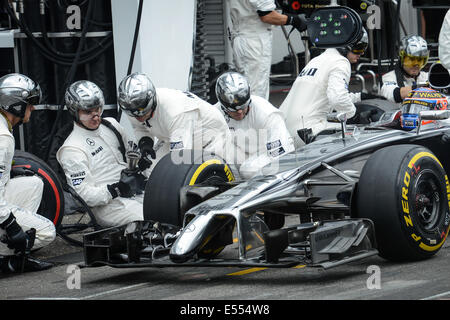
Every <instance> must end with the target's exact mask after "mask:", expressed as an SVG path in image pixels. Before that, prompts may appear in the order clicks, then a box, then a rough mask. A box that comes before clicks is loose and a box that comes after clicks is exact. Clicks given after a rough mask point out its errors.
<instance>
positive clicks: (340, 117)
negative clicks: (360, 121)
mask: <svg viewBox="0 0 450 320" xmlns="http://www.w3.org/2000/svg"><path fill="white" fill-rule="evenodd" d="M327 121H328V122H333V123H343V122H345V121H347V115H346V114H345V113H344V112H340V113H338V112H332V113H329V114H327Z"/></svg>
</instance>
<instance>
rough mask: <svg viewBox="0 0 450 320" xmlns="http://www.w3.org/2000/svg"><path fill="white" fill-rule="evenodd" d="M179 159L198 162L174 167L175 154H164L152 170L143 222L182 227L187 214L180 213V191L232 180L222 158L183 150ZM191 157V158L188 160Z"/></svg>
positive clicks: (148, 182)
mask: <svg viewBox="0 0 450 320" xmlns="http://www.w3.org/2000/svg"><path fill="white" fill-rule="evenodd" d="M178 155H179V158H178V159H181V158H183V159H198V160H197V161H193V162H192V161H187V162H183V163H180V164H175V163H174V161H173V160H172V156H173V152H172V153H169V154H167V155H165V156H164V157H163V158H162V159H161V160H160V161H159V162H158V163H157V164H156V166H155V168H154V169H153V171H152V173H151V175H150V178H149V179H148V181H147V184H146V186H145V196H144V219H145V220H153V221H158V222H162V223H169V224H172V225H175V226H178V227H181V226H182V225H183V219H184V213H183V212H182V211H181V210H180V189H181V188H182V187H184V186H188V185H194V184H198V183H204V182H207V181H211V182H214V181H220V182H227V181H233V180H234V176H233V173H232V172H231V170H230V168H229V166H228V165H227V164H226V163H225V162H224V161H223V160H221V159H220V158H218V157H215V156H210V155H204V154H202V155H200V156H198V157H197V153H196V152H194V151H191V150H182V151H181V152H180V153H179V154H178ZM186 155H188V157H186Z"/></svg>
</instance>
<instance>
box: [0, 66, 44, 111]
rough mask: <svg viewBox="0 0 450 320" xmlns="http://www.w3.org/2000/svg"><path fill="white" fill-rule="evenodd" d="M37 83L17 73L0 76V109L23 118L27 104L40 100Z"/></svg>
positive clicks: (36, 102)
mask: <svg viewBox="0 0 450 320" xmlns="http://www.w3.org/2000/svg"><path fill="white" fill-rule="evenodd" d="M41 96H42V92H41V88H40V86H39V84H37V83H36V82H34V81H33V80H31V79H30V78H28V77H27V76H25V75H23V74H19V73H11V74H7V75H5V76H3V77H1V78H0V109H3V110H5V111H7V112H9V113H11V114H13V115H14V116H16V117H18V118H20V119H23V118H24V117H25V111H26V109H27V106H28V105H36V104H39V103H40V101H41Z"/></svg>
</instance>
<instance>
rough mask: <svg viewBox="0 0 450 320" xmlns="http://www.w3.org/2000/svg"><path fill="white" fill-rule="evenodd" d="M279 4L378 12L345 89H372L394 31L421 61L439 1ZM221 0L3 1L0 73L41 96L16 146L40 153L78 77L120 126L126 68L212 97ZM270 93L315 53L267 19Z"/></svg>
mask: <svg viewBox="0 0 450 320" xmlns="http://www.w3.org/2000/svg"><path fill="white" fill-rule="evenodd" d="M277 4H278V6H279V10H285V11H290V12H291V13H292V12H297V13H306V14H307V15H308V14H309V13H311V11H312V9H314V8H315V7H321V6H325V5H330V4H331V5H345V6H348V7H351V8H353V9H354V10H356V11H357V12H358V13H359V14H360V16H361V18H362V20H363V22H364V23H365V24H366V23H367V21H368V19H370V17H371V16H373V14H374V12H375V13H376V11H373V10H374V8H378V10H379V13H380V21H379V24H380V25H381V26H382V27H381V29H368V31H369V41H370V47H369V49H368V51H367V52H366V54H365V55H364V56H363V57H362V58H361V60H360V63H359V64H358V65H356V66H353V74H352V79H351V83H350V84H351V86H350V89H351V91H358V90H362V91H366V92H371V93H377V91H378V89H379V86H380V81H379V79H380V75H382V74H383V73H385V72H387V71H389V70H390V69H392V68H393V66H394V64H395V63H396V58H397V52H398V47H399V42H400V39H401V38H402V37H403V36H405V35H411V34H419V35H421V36H423V37H424V38H425V39H426V40H427V42H428V45H429V48H430V52H431V54H430V59H429V64H431V63H432V62H434V61H436V60H437V39H438V35H439V29H440V26H441V24H442V21H443V18H444V15H445V13H446V10H447V9H448V8H450V3H448V1H447V0H342V1H336V0H304V1H302V0H279V1H277ZM230 24H231V21H230V17H229V14H228V1H227V0H172V1H149V0H147V1H144V0H127V1H124V0H95V1H94V0H40V1H37V0H22V1H11V0H2V1H1V11H0V28H1V29H0V76H3V75H5V74H8V73H12V72H19V73H23V74H26V75H28V76H29V77H31V78H32V79H34V80H35V81H37V82H38V83H39V84H40V86H41V88H42V91H43V99H42V102H41V104H40V105H39V106H37V107H36V111H35V112H33V115H32V117H31V121H30V122H29V123H28V124H24V125H21V126H20V127H19V128H16V129H15V131H14V135H15V137H16V141H17V143H16V148H17V149H21V150H24V151H28V152H30V153H32V154H34V155H36V156H38V157H39V158H41V159H44V160H46V161H47V160H48V158H49V153H50V146H51V145H52V142H53V139H54V137H55V135H56V134H57V132H58V130H59V129H60V128H61V127H63V126H64V124H66V123H67V122H69V121H71V119H70V116H69V114H68V112H67V111H66V110H65V107H64V102H63V97H64V92H65V89H66V88H67V86H68V85H70V84H71V83H73V82H75V81H77V80H82V79H85V80H90V81H93V82H95V83H96V84H98V85H99V86H100V88H101V89H102V90H103V91H104V95H105V100H106V101H105V102H106V107H105V111H104V115H106V116H113V117H115V118H116V119H117V120H120V121H121V123H122V124H123V125H125V126H127V119H126V117H123V116H122V114H121V113H120V111H119V110H118V107H117V101H116V89H117V85H118V83H119V82H120V80H121V79H122V78H123V77H125V76H126V75H127V74H129V73H131V72H135V71H140V72H144V73H146V74H148V75H149V76H150V77H151V79H152V80H153V82H154V83H155V86H157V87H169V88H176V89H181V90H189V91H191V92H193V93H195V94H197V95H198V96H199V97H201V98H203V99H205V100H207V101H209V102H211V103H214V102H216V98H215V94H214V85H215V79H217V77H218V76H219V75H220V74H221V73H223V72H224V71H227V70H232V69H233V68H234V67H233V63H232V52H231V45H230V40H229V28H230ZM273 48H274V50H273V57H272V72H271V95H270V101H271V102H272V103H273V104H274V105H275V106H277V107H278V106H279V105H280V104H281V102H282V101H283V99H284V97H285V96H286V94H287V92H288V91H289V88H290V86H291V85H292V83H293V81H294V80H295V78H296V76H297V74H298V73H299V71H301V69H302V68H303V66H304V65H305V63H306V62H307V61H309V60H310V59H311V58H313V57H314V56H316V55H318V54H320V53H321V50H320V49H317V48H314V47H311V46H310V43H309V42H308V38H307V36H306V34H300V33H299V32H298V31H297V30H291V27H290V26H286V27H275V28H274V35H273Z"/></svg>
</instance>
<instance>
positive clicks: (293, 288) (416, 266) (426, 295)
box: [0, 239, 450, 301]
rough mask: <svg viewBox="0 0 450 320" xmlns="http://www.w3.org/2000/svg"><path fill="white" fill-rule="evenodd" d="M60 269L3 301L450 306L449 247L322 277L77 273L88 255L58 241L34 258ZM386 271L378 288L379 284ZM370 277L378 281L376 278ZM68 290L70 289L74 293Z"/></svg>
mask: <svg viewBox="0 0 450 320" xmlns="http://www.w3.org/2000/svg"><path fill="white" fill-rule="evenodd" d="M34 256H36V257H38V258H44V259H47V260H49V261H53V262H55V263H56V264H57V265H56V266H55V267H53V268H52V269H49V270H46V271H41V272H34V273H25V274H19V275H4V274H1V273H0V283H1V285H0V299H1V300H42V299H44V300H72V299H76V300H78V299H79V300H111V299H114V300H186V301H193V300H248V301H250V300H254V299H256V300H330V299H332V300H376V299H380V300H411V299H412V300H419V299H450V278H449V277H448V275H449V274H450V264H449V261H450V241H447V242H446V243H445V244H444V245H443V248H442V249H441V250H440V251H439V252H438V254H437V255H435V256H434V257H433V258H431V259H428V260H424V261H420V262H411V263H393V262H389V261H386V260H384V259H382V258H380V257H378V256H373V257H370V258H366V259H364V260H360V261H357V262H353V263H350V264H346V265H342V266H339V267H336V268H332V269H328V270H323V269H319V268H308V267H304V266H298V267H297V268H288V269H263V270H260V269H256V268H237V267H213V268H212V267H195V268H192V267H181V268H180V267H176V268H174V267H170V268H139V269H116V268H110V267H98V268H82V269H80V270H79V272H80V273H79V275H80V277H79V279H80V282H79V283H80V288H79V289H77V288H74V289H69V287H74V284H75V282H73V281H72V280H73V279H74V274H75V273H74V272H73V271H72V270H70V269H69V270H68V268H69V267H70V266H71V265H74V264H77V263H80V262H82V261H83V256H82V251H81V250H80V249H79V248H73V247H70V246H69V245H67V244H66V243H65V242H64V241H62V240H61V239H57V240H56V241H55V242H54V243H53V244H52V245H50V246H49V247H47V248H45V249H42V250H40V251H38V252H36V253H35V254H34ZM373 266H376V267H378V268H379V270H380V276H381V277H380V282H379V284H380V286H379V287H380V288H379V289H378V288H372V289H369V288H368V283H369V285H370V287H374V286H375V287H376V282H374V281H373V275H374V274H373V271H372V270H373ZM68 272H69V273H68ZM371 276H372V277H371ZM68 283H69V286H68Z"/></svg>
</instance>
